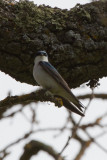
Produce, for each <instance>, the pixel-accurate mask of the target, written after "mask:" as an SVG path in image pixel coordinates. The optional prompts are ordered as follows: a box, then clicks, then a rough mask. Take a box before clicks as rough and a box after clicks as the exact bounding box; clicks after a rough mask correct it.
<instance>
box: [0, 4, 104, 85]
mask: <svg viewBox="0 0 107 160" xmlns="http://www.w3.org/2000/svg"><path fill="white" fill-rule="evenodd" d="M38 50H46V51H47V52H48V53H49V59H50V61H51V62H52V64H53V65H54V66H55V67H56V68H57V69H58V70H59V72H60V73H61V74H62V75H63V77H64V78H65V79H66V81H67V82H68V83H69V85H70V87H77V86H79V85H80V84H82V83H84V82H86V81H88V80H90V79H96V78H101V77H104V76H107V70H106V68H107V2H104V3H103V2H93V3H90V4H87V5H84V6H76V7H75V8H73V9H71V10H69V11H68V10H61V9H59V8H51V7H49V6H44V5H43V6H39V7H37V6H36V5H34V4H33V3H32V2H20V3H16V4H15V5H11V4H5V3H4V2H2V1H0V70H2V71H3V72H5V73H8V74H9V75H10V76H12V77H14V78H15V79H16V80H17V81H20V82H25V83H29V84H33V85H34V84H35V82H34V80H33V77H32V68H33V54H34V53H35V52H36V51H38Z"/></svg>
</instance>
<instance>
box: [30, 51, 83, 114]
mask: <svg viewBox="0 0 107 160" xmlns="http://www.w3.org/2000/svg"><path fill="white" fill-rule="evenodd" d="M33 77H34V79H35V81H36V82H37V83H38V84H39V85H40V86H42V87H43V88H44V89H46V90H47V91H49V92H50V93H51V94H52V95H53V96H55V97H57V98H60V99H61V100H62V103H63V105H64V107H65V108H67V109H68V110H69V111H71V112H74V113H76V114H78V115H80V116H84V113H83V109H84V108H85V107H84V106H83V104H82V103H81V102H80V101H79V100H78V99H77V98H76V97H75V96H74V94H73V93H72V91H71V89H70V87H69V86H68V84H67V82H66V81H65V80H64V79H63V77H62V76H61V75H60V74H59V73H58V71H57V70H56V69H55V67H53V66H52V65H51V63H50V62H49V61H48V54H47V52H46V51H37V52H36V53H35V54H34V67H33Z"/></svg>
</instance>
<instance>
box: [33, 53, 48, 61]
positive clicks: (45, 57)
mask: <svg viewBox="0 0 107 160" xmlns="http://www.w3.org/2000/svg"><path fill="white" fill-rule="evenodd" d="M34 59H35V60H34V62H39V61H48V54H47V53H46V52H45V51H38V52H36V54H35V55H34Z"/></svg>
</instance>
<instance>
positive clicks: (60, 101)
mask: <svg viewBox="0 0 107 160" xmlns="http://www.w3.org/2000/svg"><path fill="white" fill-rule="evenodd" d="M55 99H56V100H57V101H58V104H59V105H60V107H61V106H63V101H62V99H61V98H58V97H55Z"/></svg>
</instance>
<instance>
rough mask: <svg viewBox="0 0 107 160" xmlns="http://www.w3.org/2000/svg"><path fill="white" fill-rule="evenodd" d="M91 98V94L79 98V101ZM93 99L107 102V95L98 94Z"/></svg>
mask: <svg viewBox="0 0 107 160" xmlns="http://www.w3.org/2000/svg"><path fill="white" fill-rule="evenodd" d="M90 97H91V94H85V95H80V96H77V98H78V99H89V98H90ZM93 98H96V99H103V100H107V94H103V93H100V94H97V93H96V94H94V95H93Z"/></svg>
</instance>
